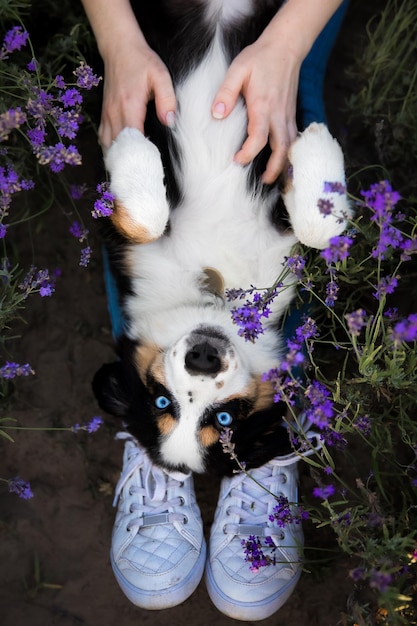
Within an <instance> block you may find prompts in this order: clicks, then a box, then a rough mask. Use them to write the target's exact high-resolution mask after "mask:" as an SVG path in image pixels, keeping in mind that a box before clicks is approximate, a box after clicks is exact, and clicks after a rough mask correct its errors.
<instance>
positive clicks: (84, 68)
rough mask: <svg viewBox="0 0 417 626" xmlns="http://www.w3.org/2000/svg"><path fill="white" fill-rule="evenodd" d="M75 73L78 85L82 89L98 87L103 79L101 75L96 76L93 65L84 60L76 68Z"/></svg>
mask: <svg viewBox="0 0 417 626" xmlns="http://www.w3.org/2000/svg"><path fill="white" fill-rule="evenodd" d="M74 74H75V76H76V77H77V85H78V87H80V88H81V89H87V90H90V89H92V88H93V87H97V86H98V84H99V83H100V81H101V77H99V76H96V75H95V74H94V72H93V70H92V69H91V67H89V66H88V65H85V63H83V62H81V63H80V65H79V67H77V69H76V70H74Z"/></svg>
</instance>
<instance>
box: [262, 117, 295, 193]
mask: <svg viewBox="0 0 417 626" xmlns="http://www.w3.org/2000/svg"><path fill="white" fill-rule="evenodd" d="M296 136H297V126H296V124H295V120H291V121H290V122H288V124H287V126H281V129H277V127H275V128H274V129H273V130H271V135H270V138H269V143H270V147H271V156H270V157H269V160H268V163H267V165H266V169H265V172H264V173H263V175H262V181H263V182H264V183H265V184H268V185H271V184H272V183H274V182H275V181H276V179H277V178H278V176H279V175H280V173H281V172H282V170H283V169H284V167H285V166H286V163H287V160H288V150H289V147H290V145H291V144H292V142H293V141H294V140H295V138H296Z"/></svg>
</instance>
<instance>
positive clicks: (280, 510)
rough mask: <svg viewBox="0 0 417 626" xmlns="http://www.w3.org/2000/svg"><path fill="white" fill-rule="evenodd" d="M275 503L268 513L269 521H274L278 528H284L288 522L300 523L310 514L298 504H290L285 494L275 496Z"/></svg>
mask: <svg viewBox="0 0 417 626" xmlns="http://www.w3.org/2000/svg"><path fill="white" fill-rule="evenodd" d="M276 501H277V504H276V505H275V506H274V508H273V509H272V513H271V514H270V515H269V521H270V522H275V523H276V524H277V526H279V528H285V526H287V525H288V524H301V522H303V521H304V520H307V519H308V518H309V517H310V516H309V513H308V511H305V510H304V509H303V508H302V507H301V506H300V505H292V504H290V503H289V502H288V498H286V497H285V496H277V497H276Z"/></svg>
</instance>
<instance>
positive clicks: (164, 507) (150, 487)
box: [113, 432, 188, 530]
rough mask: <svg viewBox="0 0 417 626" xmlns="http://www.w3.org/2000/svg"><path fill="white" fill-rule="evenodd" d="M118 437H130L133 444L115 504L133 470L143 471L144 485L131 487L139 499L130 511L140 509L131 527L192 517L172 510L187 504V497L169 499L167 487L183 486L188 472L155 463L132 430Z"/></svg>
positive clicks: (133, 493) (142, 481) (141, 482)
mask: <svg viewBox="0 0 417 626" xmlns="http://www.w3.org/2000/svg"><path fill="white" fill-rule="evenodd" d="M116 439H127V440H129V441H131V442H132V443H133V446H132V448H131V450H130V453H129V454H128V458H127V463H126V464H125V465H124V467H123V471H122V474H121V476H120V478H119V481H118V483H117V485H116V491H115V496H114V501H113V506H116V504H117V501H118V499H119V497H120V494H121V493H122V490H123V489H124V488H125V486H126V484H127V482H128V481H129V479H130V478H131V477H132V476H133V474H134V473H135V472H139V473H140V486H139V485H130V487H129V496H134V497H135V501H134V502H132V503H131V504H130V511H131V512H132V513H133V512H136V513H137V516H135V518H134V519H132V520H131V521H130V522H129V525H128V530H131V529H132V528H141V527H144V526H154V525H159V524H169V523H172V522H181V523H183V524H186V523H187V521H188V520H187V516H186V515H183V514H180V513H174V512H172V509H173V508H174V507H176V506H182V505H183V504H184V500H183V498H182V497H181V496H175V497H173V498H171V499H169V500H168V499H167V491H168V489H169V488H171V487H178V486H181V485H182V483H183V482H184V480H185V479H186V478H187V475H186V474H182V473H181V472H167V471H165V470H162V469H161V468H160V467H158V466H157V465H155V464H154V463H152V462H151V461H150V459H149V458H148V456H147V455H146V453H145V451H144V450H142V449H141V448H140V447H138V446H137V444H136V441H135V439H133V438H132V437H131V435H129V433H124V432H121V433H118V434H117V435H116ZM170 509H171V511H170Z"/></svg>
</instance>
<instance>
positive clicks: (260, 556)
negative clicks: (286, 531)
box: [241, 535, 276, 573]
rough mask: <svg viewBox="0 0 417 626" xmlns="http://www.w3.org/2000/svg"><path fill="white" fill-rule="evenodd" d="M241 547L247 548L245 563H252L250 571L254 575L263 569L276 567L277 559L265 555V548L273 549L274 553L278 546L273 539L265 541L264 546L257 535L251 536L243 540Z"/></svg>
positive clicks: (268, 538)
mask: <svg viewBox="0 0 417 626" xmlns="http://www.w3.org/2000/svg"><path fill="white" fill-rule="evenodd" d="M241 545H242V546H243V547H244V548H245V549H244V554H245V561H246V562H247V563H250V570H251V571H252V572H253V573H257V572H258V571H259V570H260V568H261V567H267V566H268V565H275V563H276V558H275V556H271V555H269V554H265V553H264V551H263V548H264V547H267V548H270V549H272V551H274V550H275V549H276V546H275V544H274V542H273V540H272V539H271V537H266V538H265V539H264V546H262V543H261V540H260V538H259V537H256V536H255V535H249V537H248V539H242V541H241Z"/></svg>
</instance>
